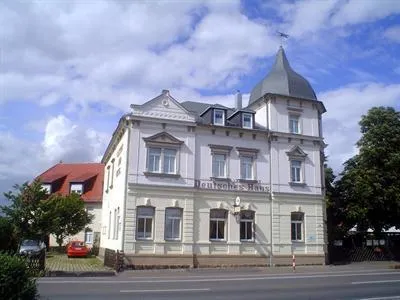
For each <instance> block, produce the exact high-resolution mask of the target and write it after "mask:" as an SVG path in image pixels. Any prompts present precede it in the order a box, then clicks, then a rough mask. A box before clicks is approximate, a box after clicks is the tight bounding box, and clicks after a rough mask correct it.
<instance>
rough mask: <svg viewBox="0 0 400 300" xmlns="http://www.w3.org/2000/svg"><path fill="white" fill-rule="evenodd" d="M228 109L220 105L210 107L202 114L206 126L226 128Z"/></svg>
mask: <svg viewBox="0 0 400 300" xmlns="http://www.w3.org/2000/svg"><path fill="white" fill-rule="evenodd" d="M227 112H228V108H227V107H225V106H222V105H219V104H214V105H210V106H208V107H207V109H206V110H205V111H204V112H203V113H201V114H200V117H201V118H203V120H204V122H205V123H206V124H212V125H215V126H226V120H227Z"/></svg>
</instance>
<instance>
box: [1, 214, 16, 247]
mask: <svg viewBox="0 0 400 300" xmlns="http://www.w3.org/2000/svg"><path fill="white" fill-rule="evenodd" d="M16 248H17V242H16V239H15V233H14V228H13V226H12V223H11V222H10V221H9V220H8V219H7V218H4V217H0V251H3V250H5V251H10V250H12V251H14V250H16Z"/></svg>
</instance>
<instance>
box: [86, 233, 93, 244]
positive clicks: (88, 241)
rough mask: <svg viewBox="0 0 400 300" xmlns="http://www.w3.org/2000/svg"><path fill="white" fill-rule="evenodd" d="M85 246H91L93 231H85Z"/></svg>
mask: <svg viewBox="0 0 400 300" xmlns="http://www.w3.org/2000/svg"><path fill="white" fill-rule="evenodd" d="M85 244H93V231H91V230H86V231H85Z"/></svg>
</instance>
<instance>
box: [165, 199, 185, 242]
mask: <svg viewBox="0 0 400 300" xmlns="http://www.w3.org/2000/svg"><path fill="white" fill-rule="evenodd" d="M181 223H182V209H180V208H175V207H169V208H166V209H165V234H164V235H165V239H166V240H180V239H181Z"/></svg>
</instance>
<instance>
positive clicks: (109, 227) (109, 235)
mask: <svg viewBox="0 0 400 300" xmlns="http://www.w3.org/2000/svg"><path fill="white" fill-rule="evenodd" d="M107 236H108V239H110V238H111V210H110V213H109V214H108V235H107Z"/></svg>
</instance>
